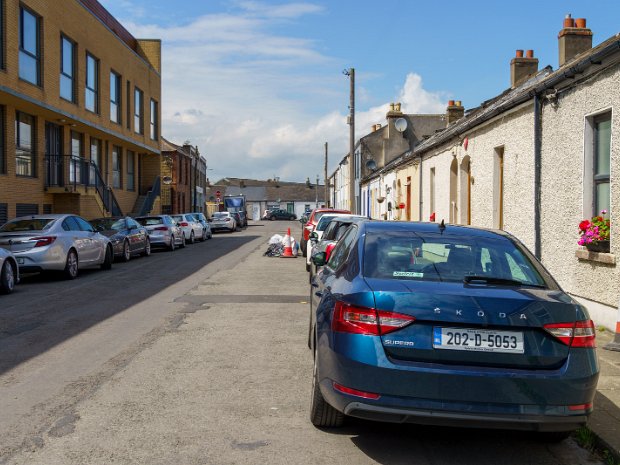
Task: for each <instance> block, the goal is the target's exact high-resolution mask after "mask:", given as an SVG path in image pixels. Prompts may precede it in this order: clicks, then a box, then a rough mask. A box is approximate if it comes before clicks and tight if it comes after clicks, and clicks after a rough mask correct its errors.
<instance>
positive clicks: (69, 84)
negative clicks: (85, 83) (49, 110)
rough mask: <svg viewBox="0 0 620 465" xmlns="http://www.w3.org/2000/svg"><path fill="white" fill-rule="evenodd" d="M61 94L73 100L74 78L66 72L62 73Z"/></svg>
mask: <svg viewBox="0 0 620 465" xmlns="http://www.w3.org/2000/svg"><path fill="white" fill-rule="evenodd" d="M60 96H61V97H62V98H64V99H67V100H70V101H73V79H71V78H68V77H67V76H65V75H64V74H61V75H60Z"/></svg>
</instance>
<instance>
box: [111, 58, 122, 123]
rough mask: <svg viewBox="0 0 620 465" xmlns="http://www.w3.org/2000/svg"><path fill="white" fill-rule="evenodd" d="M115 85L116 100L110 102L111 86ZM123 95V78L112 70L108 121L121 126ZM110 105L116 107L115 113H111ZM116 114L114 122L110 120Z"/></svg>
mask: <svg viewBox="0 0 620 465" xmlns="http://www.w3.org/2000/svg"><path fill="white" fill-rule="evenodd" d="M114 83H116V87H115V89H116V100H112V89H113V85H114ZM122 94H123V78H122V76H121V75H120V74H119V73H117V72H116V71H114V70H110V121H111V122H112V123H115V124H118V125H121V126H122V124H123V121H122V119H123V108H122V102H123V98H122ZM112 105H115V106H116V112H113V111H112ZM114 113H116V115H115V116H116V120H114V119H113V118H112V116H113V115H114Z"/></svg>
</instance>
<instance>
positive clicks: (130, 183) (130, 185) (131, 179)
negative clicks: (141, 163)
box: [127, 150, 136, 191]
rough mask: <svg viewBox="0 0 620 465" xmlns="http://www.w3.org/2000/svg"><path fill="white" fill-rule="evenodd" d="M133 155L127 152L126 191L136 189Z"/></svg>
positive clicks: (129, 151)
mask: <svg viewBox="0 0 620 465" xmlns="http://www.w3.org/2000/svg"><path fill="white" fill-rule="evenodd" d="M134 163H135V155H134V153H133V152H132V151H131V150H127V190H128V191H133V190H135V189H136V183H135V175H134V173H135V165H134Z"/></svg>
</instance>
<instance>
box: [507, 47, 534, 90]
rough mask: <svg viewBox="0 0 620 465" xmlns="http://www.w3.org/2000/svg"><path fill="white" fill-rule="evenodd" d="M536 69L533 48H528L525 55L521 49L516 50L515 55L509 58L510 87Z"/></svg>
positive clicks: (516, 84)
mask: <svg viewBox="0 0 620 465" xmlns="http://www.w3.org/2000/svg"><path fill="white" fill-rule="evenodd" d="M537 71H538V58H534V50H528V51H527V52H525V56H523V50H517V53H516V54H515V57H514V58H513V59H512V60H510V87H512V88H513V89H514V88H515V87H517V86H518V85H519V84H521V83H523V82H524V81H525V80H526V79H527V78H528V77H530V76H531V75H532V74H536V72H537Z"/></svg>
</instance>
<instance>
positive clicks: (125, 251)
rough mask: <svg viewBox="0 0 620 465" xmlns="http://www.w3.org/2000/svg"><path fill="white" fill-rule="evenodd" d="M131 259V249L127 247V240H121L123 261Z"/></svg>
mask: <svg viewBox="0 0 620 465" xmlns="http://www.w3.org/2000/svg"><path fill="white" fill-rule="evenodd" d="M129 260H131V250H130V249H129V241H125V242H123V261H124V262H128V261H129Z"/></svg>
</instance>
